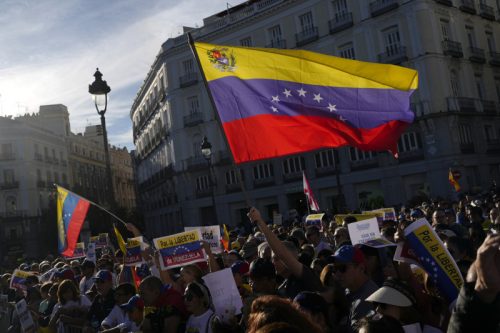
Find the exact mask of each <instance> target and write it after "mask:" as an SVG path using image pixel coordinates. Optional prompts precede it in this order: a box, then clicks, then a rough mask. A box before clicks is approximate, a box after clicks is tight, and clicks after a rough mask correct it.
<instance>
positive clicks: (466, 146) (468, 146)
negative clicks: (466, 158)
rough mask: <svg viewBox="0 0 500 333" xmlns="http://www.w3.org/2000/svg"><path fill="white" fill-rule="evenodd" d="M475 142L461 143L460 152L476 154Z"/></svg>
mask: <svg viewBox="0 0 500 333" xmlns="http://www.w3.org/2000/svg"><path fill="white" fill-rule="evenodd" d="M474 151H475V150H474V143H472V142H471V143H460V152H461V153H462V154H474Z"/></svg>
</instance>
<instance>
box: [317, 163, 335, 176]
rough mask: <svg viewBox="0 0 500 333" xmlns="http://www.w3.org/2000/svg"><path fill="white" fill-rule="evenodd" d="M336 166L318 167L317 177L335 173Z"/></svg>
mask: <svg viewBox="0 0 500 333" xmlns="http://www.w3.org/2000/svg"><path fill="white" fill-rule="evenodd" d="M335 171H336V170H335V166H334V165H331V166H325V167H321V168H316V177H324V176H329V175H334V174H335Z"/></svg>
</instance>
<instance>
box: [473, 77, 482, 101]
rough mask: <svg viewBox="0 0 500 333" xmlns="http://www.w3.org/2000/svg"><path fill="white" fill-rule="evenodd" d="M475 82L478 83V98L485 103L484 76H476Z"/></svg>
mask: <svg viewBox="0 0 500 333" xmlns="http://www.w3.org/2000/svg"><path fill="white" fill-rule="evenodd" d="M474 81H475V82H476V90H477V96H478V97H479V99H480V100H482V101H483V100H484V98H485V94H484V91H485V90H484V83H483V76H482V75H479V74H478V75H474Z"/></svg>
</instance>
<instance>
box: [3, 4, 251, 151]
mask: <svg viewBox="0 0 500 333" xmlns="http://www.w3.org/2000/svg"><path fill="white" fill-rule="evenodd" d="M241 2H243V1H236V0H233V3H232V4H231V5H236V4H238V3H241ZM226 6H227V1H222V0H212V1H206V0H182V1H173V0H105V1H102V0H64V1H62V0H0V27H2V28H1V29H0V115H1V116H6V115H13V116H16V115H20V114H25V113H28V112H29V113H34V112H38V109H39V106H40V105H47V104H64V105H66V106H67V107H68V111H69V113H70V122H71V130H72V132H74V133H78V132H83V131H84V129H85V126H87V125H95V124H100V119H99V116H98V115H97V112H96V109H95V106H94V103H93V101H92V99H91V96H90V94H89V93H88V85H89V84H90V83H92V82H93V81H94V77H93V74H94V72H95V70H96V68H97V67H99V70H100V71H101V72H102V74H103V79H104V80H106V81H107V83H108V85H109V86H110V87H111V92H110V94H108V97H109V101H108V110H107V112H106V124H107V129H108V133H109V134H108V137H109V142H110V144H113V145H115V146H120V147H123V146H126V147H127V148H129V149H133V148H134V146H133V138H132V123H131V120H130V118H129V112H130V108H131V105H132V103H133V101H134V98H135V96H136V93H137V92H138V90H139V88H140V86H141V84H142V82H143V80H144V79H145V77H146V74H147V73H148V71H149V69H150V67H151V65H152V64H153V61H154V59H155V57H156V55H157V54H158V52H159V50H160V47H161V44H162V43H163V42H165V41H166V40H167V39H168V38H171V37H176V36H178V35H180V34H181V33H182V27H183V26H190V27H195V26H202V22H203V18H205V17H208V16H211V15H213V14H215V13H217V12H220V11H222V10H224V9H226ZM0 135H1V133H0Z"/></svg>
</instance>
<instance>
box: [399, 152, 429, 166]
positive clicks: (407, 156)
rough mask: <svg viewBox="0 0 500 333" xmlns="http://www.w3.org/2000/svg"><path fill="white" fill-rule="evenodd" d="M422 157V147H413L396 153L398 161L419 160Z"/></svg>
mask: <svg viewBox="0 0 500 333" xmlns="http://www.w3.org/2000/svg"><path fill="white" fill-rule="evenodd" d="M423 159H424V150H423V149H414V150H408V151H403V152H399V154H398V162H399V163H407V162H414V161H421V160H423Z"/></svg>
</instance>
